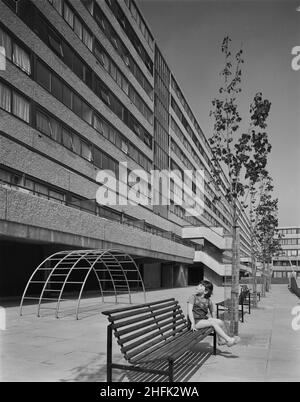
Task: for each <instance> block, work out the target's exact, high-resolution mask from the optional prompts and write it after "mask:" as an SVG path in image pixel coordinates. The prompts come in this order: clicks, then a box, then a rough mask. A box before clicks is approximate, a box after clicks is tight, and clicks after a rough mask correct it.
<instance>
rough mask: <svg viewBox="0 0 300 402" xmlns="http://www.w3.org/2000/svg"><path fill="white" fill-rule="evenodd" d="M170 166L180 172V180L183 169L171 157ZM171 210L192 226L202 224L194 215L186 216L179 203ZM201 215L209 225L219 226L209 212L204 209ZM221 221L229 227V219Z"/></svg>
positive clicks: (174, 170)
mask: <svg viewBox="0 0 300 402" xmlns="http://www.w3.org/2000/svg"><path fill="white" fill-rule="evenodd" d="M170 166H171V170H172V171H173V172H179V174H180V176H179V177H180V178H181V180H182V178H183V171H182V169H181V168H180V167H179V166H178V165H177V163H176V162H174V160H173V159H171V161H170ZM171 210H172V212H173V213H174V214H175V215H177V216H178V217H180V218H182V219H185V220H186V221H188V222H189V223H190V224H191V225H193V226H203V222H202V221H201V220H199V219H197V218H196V217H194V216H188V215H186V211H185V209H184V208H182V207H181V206H180V205H175V206H174V208H173V207H172V209H171ZM202 217H204V218H205V219H206V220H207V221H209V222H210V223H211V226H215V227H216V226H220V222H219V221H217V220H216V219H215V218H214V217H213V216H212V215H211V214H209V213H208V212H207V211H206V210H205V211H204V212H203V214H202ZM222 221H223V222H224V223H225V224H226V225H227V226H228V227H229V228H230V227H231V225H230V223H229V221H228V220H227V219H226V218H224V219H222ZM226 230H227V228H225V231H226Z"/></svg>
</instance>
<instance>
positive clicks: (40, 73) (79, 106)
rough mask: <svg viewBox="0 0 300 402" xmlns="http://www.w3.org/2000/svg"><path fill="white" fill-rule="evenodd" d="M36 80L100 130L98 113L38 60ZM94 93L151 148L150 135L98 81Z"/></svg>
mask: <svg viewBox="0 0 300 402" xmlns="http://www.w3.org/2000/svg"><path fill="white" fill-rule="evenodd" d="M36 81H37V82H38V83H39V84H40V85H42V86H43V87H44V88H45V89H47V90H48V91H49V92H50V93H51V94H52V95H53V96H54V97H55V98H57V99H58V100H59V101H60V102H62V103H63V104H64V105H66V106H67V107H68V108H70V109H71V110H72V111H73V112H74V113H75V114H77V115H78V116H79V117H80V118H82V119H83V120H85V121H86V122H87V123H88V124H90V125H92V126H93V127H94V128H96V129H97V130H98V131H100V129H99V128H100V127H101V124H99V120H100V121H102V118H101V117H100V115H99V114H98V113H97V112H96V111H95V110H94V109H92V107H91V106H90V105H89V104H87V103H86V102H85V101H84V100H83V99H82V98H81V97H79V96H78V95H77V93H75V91H73V90H71V89H70V88H69V87H68V86H67V85H65V84H64V83H63V81H62V79H61V78H59V77H58V76H57V75H56V74H55V73H53V72H52V71H51V70H50V69H49V68H48V67H47V66H46V64H44V63H42V62H41V61H40V60H37V62H36ZM96 93H97V95H98V96H99V97H100V98H101V99H102V100H103V102H105V103H106V104H107V105H109V106H110V108H111V109H112V110H113V111H114V113H115V114H116V115H117V116H118V117H119V118H120V119H121V120H122V121H124V123H125V124H126V125H127V126H128V127H129V128H130V129H131V130H132V131H133V132H134V133H135V134H136V135H137V136H138V137H139V138H140V139H141V140H142V141H143V142H144V143H145V144H146V145H147V146H148V147H149V148H152V137H151V136H150V135H149V134H148V133H146V132H145V130H144V129H143V128H142V127H141V125H139V124H138V122H137V120H136V119H135V118H134V117H133V116H132V114H131V113H127V109H125V108H123V107H122V106H121V104H120V103H119V102H116V98H115V97H114V96H111V93H110V92H108V91H107V90H106V88H105V87H103V86H102V85H101V84H100V83H98V86H97V89H96Z"/></svg>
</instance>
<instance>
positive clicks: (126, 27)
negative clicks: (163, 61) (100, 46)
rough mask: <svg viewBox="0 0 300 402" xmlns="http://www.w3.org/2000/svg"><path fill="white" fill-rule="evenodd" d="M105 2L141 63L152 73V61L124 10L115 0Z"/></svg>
mask: <svg viewBox="0 0 300 402" xmlns="http://www.w3.org/2000/svg"><path fill="white" fill-rule="evenodd" d="M106 4H107V5H108V7H109V8H110V9H111V11H112V13H113V15H114V16H115V18H116V19H117V21H118V22H119V24H120V25H121V27H122V29H123V31H124V32H125V34H126V35H127V37H128V39H129V40H130V42H131V43H132V45H133V47H134V48H135V50H136V51H137V53H138V54H139V56H140V58H141V59H142V60H143V63H144V64H145V66H146V67H147V69H148V71H149V72H150V74H151V75H153V62H152V60H151V58H150V57H149V55H148V54H147V52H146V50H145V48H144V46H143V45H142V43H141V41H140V40H139V38H138V36H137V34H136V33H135V32H134V29H133V28H132V26H131V25H130V23H129V21H128V19H127V17H126V15H125V13H124V11H123V10H122V8H121V7H120V6H119V4H118V3H117V1H116V0H106Z"/></svg>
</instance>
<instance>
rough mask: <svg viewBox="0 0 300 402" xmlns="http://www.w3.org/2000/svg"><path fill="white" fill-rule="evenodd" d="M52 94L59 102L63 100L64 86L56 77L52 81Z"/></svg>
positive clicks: (53, 76)
mask: <svg viewBox="0 0 300 402" xmlns="http://www.w3.org/2000/svg"><path fill="white" fill-rule="evenodd" d="M51 93H52V95H54V96H55V97H56V98H57V99H58V100H60V101H62V100H63V85H62V83H61V81H60V79H59V78H57V77H56V76H55V75H52V80H51Z"/></svg>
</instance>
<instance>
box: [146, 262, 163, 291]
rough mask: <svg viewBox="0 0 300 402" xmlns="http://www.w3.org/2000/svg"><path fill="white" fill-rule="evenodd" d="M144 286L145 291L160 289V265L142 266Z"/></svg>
mask: <svg viewBox="0 0 300 402" xmlns="http://www.w3.org/2000/svg"><path fill="white" fill-rule="evenodd" d="M144 286H145V288H146V289H159V288H160V287H161V264H157V263H156V264H144Z"/></svg>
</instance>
